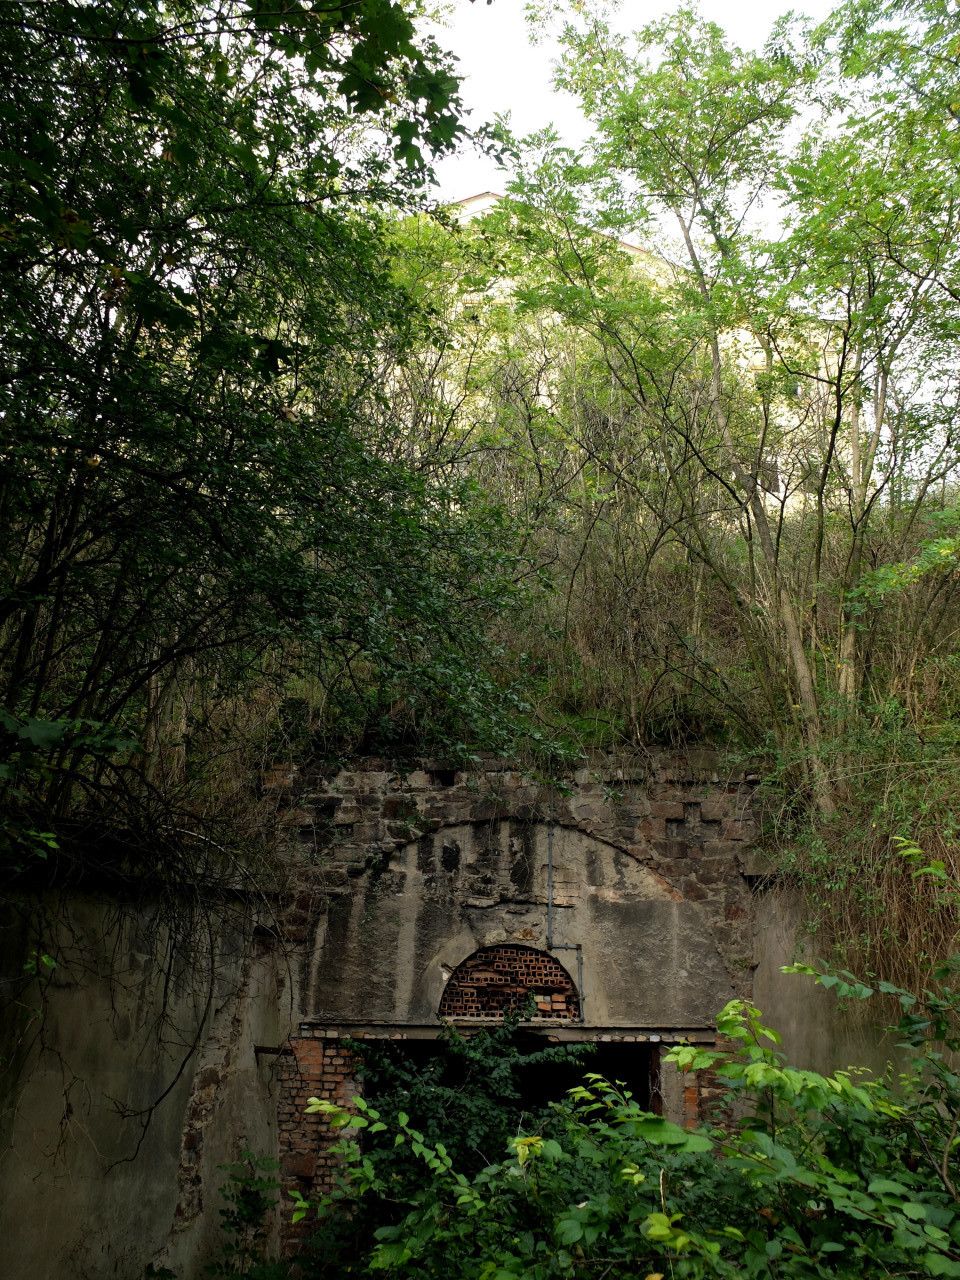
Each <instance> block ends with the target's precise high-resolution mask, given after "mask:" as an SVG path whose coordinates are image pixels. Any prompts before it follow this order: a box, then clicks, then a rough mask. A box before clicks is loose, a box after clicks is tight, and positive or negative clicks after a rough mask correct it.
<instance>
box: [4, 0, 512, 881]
mask: <svg viewBox="0 0 960 1280" xmlns="http://www.w3.org/2000/svg"><path fill="white" fill-rule="evenodd" d="M414 16H415V15H414V12H413V9H412V7H411V6H409V5H408V6H404V5H402V4H400V3H397V2H396V0H362V3H351V4H349V5H344V6H329V7H322V6H315V5H310V4H304V3H300V2H299V0H284V3H282V4H279V5H276V4H272V3H270V4H267V3H261V0H209V2H208V0H137V2H136V3H130V2H129V0H110V2H109V3H105V4H96V5H86V4H73V3H68V2H67V0H43V3H27V2H26V0H25V2H24V3H19V2H17V3H10V4H5V5H4V6H3V10H2V13H0V65H2V68H3V75H2V78H0V135H2V137H0V149H2V152H3V158H4V166H3V167H4V173H5V180H4V182H5V186H4V194H5V214H4V221H3V226H2V260H0V296H2V310H3V334H2V338H0V361H2V376H0V413H2V418H3V423H4V430H3V444H2V450H0V510H2V519H3V525H4V534H5V536H4V538H3V540H2V547H0V626H2V631H0V700H2V711H0V732H2V737H3V742H2V746H3V750H4V755H5V757H6V763H5V764H4V765H3V766H2V774H0V778H2V782H0V786H2V787H3V801H4V809H5V811H6V813H7V814H8V815H11V816H8V820H7V825H6V827H5V831H6V834H7V844H8V846H9V847H8V850H7V852H8V854H9V855H10V856H11V857H12V860H13V864H14V866H19V867H22V866H24V865H29V864H30V862H31V860H34V859H35V858H36V857H37V856H38V855H42V856H45V855H46V854H47V853H48V852H49V850H50V848H51V847H52V842H53V841H55V840H56V839H59V840H60V842H61V844H63V843H64V842H63V839H62V837H63V833H64V831H69V830H70V829H71V825H72V826H73V827H76V826H78V825H79V827H80V830H81V832H84V833H85V834H83V835H81V837H80V839H79V840H78V841H74V842H73V844H72V845H71V846H70V847H71V849H72V850H73V851H74V852H76V849H77V848H78V847H79V846H80V843H81V842H82V843H83V844H84V846H85V847H86V850H87V852H88V853H89V848H90V844H91V839H92V831H93V830H96V829H98V828H101V829H102V828H103V827H104V826H106V827H107V828H109V829H112V830H114V831H118V830H122V831H124V832H125V837H124V838H125V840H126V847H127V848H128V850H129V849H130V848H135V847H137V845H138V844H139V845H140V852H141V856H142V857H143V859H144V860H146V861H147V862H148V863H149V865H151V866H152V867H154V868H160V867H161V866H162V865H164V864H165V861H166V862H168V861H169V859H171V858H172V857H173V853H172V850H171V848H170V847H169V845H170V844H172V843H176V842H177V840H175V839H173V838H172V837H171V840H170V841H168V847H167V848H166V849H161V847H160V846H162V843H163V840H164V835H165V833H168V834H169V833H171V832H174V831H175V830H179V831H180V836H179V837H178V838H177V839H178V840H179V841H181V842H182V839H184V838H186V839H188V840H189V838H190V834H191V833H199V834H200V835H201V837H202V834H203V832H204V831H206V832H207V834H208V835H209V831H210V828H209V826H208V825H205V824H207V823H208V821H209V820H212V819H220V818H222V817H223V816H224V815H225V814H229V813H230V811H231V808H233V809H234V810H236V808H237V807H238V806H239V807H240V808H243V806H244V804H245V805H246V806H247V807H248V808H249V806H250V805H251V803H252V801H253V799H254V798H255V790H256V771H257V767H258V765H260V764H262V763H263V761H265V760H266V761H269V759H270V758H271V757H272V756H276V755H277V754H281V755H282V754H286V755H287V756H289V755H290V754H291V753H292V752H295V751H297V750H303V749H308V748H311V747H312V748H313V749H314V750H324V749H330V750H337V749H340V750H343V749H350V748H353V749H358V750H363V749H366V750H371V749H373V750H376V749H385V750H397V749H400V748H402V747H403V744H404V743H405V742H409V741H410V739H411V735H413V734H415V735H416V748H417V749H418V750H423V749H425V748H429V747H430V746H437V745H439V746H440V747H441V748H442V749H445V750H448V751H450V752H451V753H452V754H456V753H457V752H458V751H459V752H461V753H462V752H465V751H466V749H467V748H466V746H465V745H464V744H465V743H466V742H467V741H469V742H470V743H471V746H472V745H475V744H481V745H483V744H484V743H486V744H487V745H493V746H501V745H503V742H504V740H505V739H504V736H503V734H504V729H503V725H504V718H503V714H502V713H503V703H502V702H501V701H500V700H498V698H497V697H496V696H495V679H494V678H492V677H491V676H490V675H489V674H488V672H489V664H488V663H487V662H486V660H485V654H484V651H483V643H482V640H483V629H484V623H485V619H486V618H487V617H488V616H489V615H490V613H491V611H495V610H496V609H497V608H498V607H500V605H501V604H502V603H503V602H504V601H507V600H509V599H510V598H511V596H512V593H513V589H514V588H513V584H514V582H515V581H516V579H517V576H518V569H517V561H516V554H515V538H514V535H513V532H512V530H511V528H510V527H509V525H508V523H506V522H505V521H504V519H503V517H502V515H501V514H500V513H499V512H498V511H497V510H496V509H495V507H493V506H492V505H491V504H490V503H489V502H488V501H487V500H486V499H485V497H484V496H483V495H482V494H480V493H479V492H478V491H477V489H476V487H475V486H473V485H471V484H470V482H469V478H468V477H464V476H454V475H451V474H450V473H449V472H446V473H445V472H443V471H442V470H441V469H438V468H435V467H431V465H430V464H429V462H428V461H425V462H423V463H422V464H421V463H419V462H418V460H417V459H415V458H410V457H409V456H408V457H407V458H406V459H401V458H398V457H396V456H395V455H394V449H393V446H394V441H395V438H396V436H397V434H398V431H399V430H400V425H399V424H398V422H397V418H396V415H395V413H394V411H393V409H392V407H391V401H390V388H389V381H388V377H389V375H388V372H387V370H388V369H389V368H391V367H395V366H396V365H398V364H399V365H402V362H403V359H404V353H405V352H406V351H407V350H408V349H409V347H410V345H411V343H412V342H413V341H414V339H415V338H416V337H417V336H418V335H422V334H423V333H424V332H425V330H426V329H427V327H428V326H430V325H431V324H432V320H431V317H430V315H429V313H428V310H427V309H426V308H425V307H423V306H422V305H421V304H420V303H418V301H416V300H415V299H414V298H413V297H412V296H411V294H410V292H409V291H408V290H407V289H405V288H404V287H403V286H402V285H401V284H400V283H399V282H398V276H397V272H396V271H395V269H394V267H393V258H394V249H393V247H392V246H391V244H390V243H389V241H388V236H387V233H386V227H385V215H386V213H387V212H388V211H390V210H393V211H396V210H403V209H405V208H408V207H410V206H411V204H412V203H415V202H417V201H419V200H422V198H423V194H422V193H423V181H424V172H425V164H426V161H425V159H424V157H425V156H427V157H429V156H430V155H431V154H432V153H435V152H437V151H441V150H443V149H445V148H448V147H449V146H451V145H452V144H453V142H454V141H455V140H456V139H457V138H458V137H460V136H461V128H460V125H459V123H458V110H459V107H458V99H457V96H456V90H457V83H456V80H455V79H454V78H453V77H452V75H451V67H450V61H449V59H448V58H447V57H446V56H445V55H443V54H441V52H440V51H439V49H438V48H437V46H436V45H435V44H434V43H433V41H432V40H430V39H429V38H427V37H423V36H420V35H418V34H417V32H416V30H415V27H414V25H413V17H414ZM291 739H292V741H291ZM234 816H236V815H234ZM51 832H53V833H54V835H53V836H51V835H50V833H51ZM138 832H139V833H143V838H142V840H139V841H138V839H137V833H138ZM196 850H197V846H196V844H195V843H194V845H193V848H192V850H191V852H190V858H188V864H189V861H190V859H193V858H195V857H196Z"/></svg>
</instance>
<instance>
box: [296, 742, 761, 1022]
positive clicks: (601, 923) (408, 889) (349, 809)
mask: <svg viewBox="0 0 960 1280" xmlns="http://www.w3.org/2000/svg"><path fill="white" fill-rule="evenodd" d="M272 782H273V785H274V787H275V788H276V790H277V793H278V796H280V797H281V798H282V799H283V801H284V802H285V804H286V806H287V809H286V813H285V826H286V830H287V833H288V842H289V843H288V848H289V854H288V856H289V858H290V861H291V863H292V864H299V865H300V866H301V871H300V873H299V877H298V880H299V885H300V889H299V893H298V895H297V898H296V902H295V906H294V910H293V911H292V913H291V916H290V920H289V924H290V928H291V930H292V931H293V932H294V933H295V934H296V935H297V939H298V945H299V949H300V954H301V966H300V969H299V971H298V979H299V995H298V1004H299V1006H300V1007H301V1009H302V1010H303V1015H304V1017H305V1018H308V1019H321V1020H326V1021H329V1022H331V1023H340V1022H345V1021H349V1020H351V1019H357V1018H358V1010H361V1009H362V1010H363V1012H362V1015H360V1016H361V1018H362V1020H364V1021H368V1022H384V1023H390V1022H393V1023H423V1022H432V1021H434V1020H435V1018H436V1014H437V1009H438V1007H439V1003H440V999H441V996H442V994H443V990H444V985H445V983H446V981H447V979H448V978H449V976H450V974H451V972H452V971H453V969H454V968H455V967H456V965H458V964H459V963H460V962H461V961H462V960H463V959H464V958H465V957H466V956H468V955H469V954H470V953H471V952H473V951H475V950H477V949H478V948H479V947H482V946H489V945H492V944H494V943H498V942H521V943H526V944H528V945H531V946H535V947H539V948H543V949H558V950H559V951H560V952H561V954H562V953H563V952H564V950H565V949H569V951H568V952H567V955H568V964H567V967H568V968H570V965H571V964H572V963H573V961H572V959H571V958H570V954H571V953H572V952H573V950H574V949H576V948H579V949H580V952H581V959H582V972H581V973H580V979H581V981H582V991H581V992H580V995H581V999H582V1004H583V1009H582V1012H583V1018H584V1020H585V1021H586V1022H587V1023H589V1024H591V1025H598V1026H599V1025H609V1026H630V1025H634V1026H649V1027H654V1028H656V1027H660V1028H663V1027H674V1028H683V1027H695V1026H704V1025H709V1024H710V1023H711V1021H712V1019H713V1017H714V1015H715V1014H716V1011H717V1010H718V1009H719V1008H720V1007H721V1006H722V1005H723V1004H724V1003H725V1002H726V1001H727V1000H728V999H730V998H731V996H732V995H734V994H735V993H737V992H738V991H739V992H745V991H746V990H748V989H749V981H750V967H751V963H752V955H751V938H750V926H749V919H750V889H749V885H748V883H747V881H746V880H745V879H744V877H743V875H742V874H741V861H742V856H743V851H744V850H745V849H746V848H747V846H748V844H749V841H750V840H751V838H752V836H753V826H752V822H751V817H750V812H749V802H750V793H751V785H750V783H749V782H748V781H747V780H745V779H744V778H743V777H742V775H737V774H733V775H726V774H723V773H722V772H721V771H720V769H719V766H718V764H717V762H716V760H715V758H714V757H711V756H708V755H706V754H704V755H702V756H701V757H700V758H699V759H697V758H693V759H691V758H689V757H688V758H686V759H683V760H667V759H663V758H661V759H660V760H658V761H655V762H653V763H650V762H643V763H641V764H639V765H635V766H633V767H625V766H624V765H622V764H615V763H605V764H601V765H598V766H597V767H594V768H587V769H583V770H581V771H579V772H578V773H577V774H576V775H575V777H574V778H573V779H572V780H571V786H570V788H569V789H568V790H566V791H564V790H560V789H556V788H550V787H543V786H539V785H537V784H536V783H534V782H531V781H530V780H529V779H528V778H526V777H524V776H523V775H521V774H518V773H515V772H512V771H510V770H505V769H488V770H485V771H477V772H459V771H458V772H456V773H453V772H448V771H444V770H433V771H430V770H418V771H416V772H413V773H410V774H407V775H397V774H391V773H390V772H389V771H387V770H376V769H371V770H363V771H359V770H357V771H342V772H340V773H338V774H335V775H333V776H325V775H323V774H319V773H318V774H314V775H312V776H311V775H310V774H305V775H303V776H301V777H297V778H295V777H291V776H284V775H278V776H275V777H274V778H273V779H272ZM323 849H326V850H327V853H328V857H327V859H326V861H325V862H324V865H323V867H322V869H321V870H319V871H317V872H314V871H313V870H312V869H310V866H309V864H310V862H311V860H312V859H313V858H316V857H317V856H318V855H319V852H320V851H321V850H323ZM551 864H552V873H551V871H550V867H551ZM548 879H549V880H550V883H549V884H548ZM551 900H552V901H551Z"/></svg>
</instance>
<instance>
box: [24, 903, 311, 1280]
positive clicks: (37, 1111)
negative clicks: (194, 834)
mask: <svg viewBox="0 0 960 1280" xmlns="http://www.w3.org/2000/svg"><path fill="white" fill-rule="evenodd" d="M59 913H60V925H59V928H58V929H57V930H56V931H55V932H53V933H51V932H49V931H48V932H46V933H45V936H44V946H45V949H47V950H48V951H49V952H51V953H52V954H53V955H54V956H56V958H57V967H56V969H54V970H53V972H52V974H51V976H50V979H49V982H48V984H47V988H46V991H45V992H44V994H43V998H42V999H41V996H40V992H39V991H38V990H37V989H36V987H34V988H32V989H31V988H30V987H25V988H24V989H23V990H22V991H21V992H20V993H19V995H18V998H17V1000H16V1007H15V1008H14V1009H13V1010H12V1011H11V1010H10V1009H9V1008H8V1010H7V1013H8V1017H9V1019H10V1023H9V1024H8V1025H12V1034H11V1036H10V1039H11V1040H13V1039H15V1040H16V1041H17V1042H18V1049H19V1052H18V1053H17V1054H16V1055H14V1056H16V1057H18V1058H19V1061H18V1062H15V1063H14V1062H12V1061H11V1059H10V1058H8V1059H7V1061H6V1062H5V1064H4V1066H5V1068H8V1069H9V1070H7V1071H5V1079H4V1085H5V1089H4V1094H3V1098H2V1107H0V1126H2V1134H3V1145H2V1152H0V1275H2V1276H4V1277H5V1280H21V1278H22V1280H41V1278H43V1280H46V1278H47V1277H58V1276H65V1277H66V1276H69V1277H71V1280H100V1278H101V1277H106V1276H111V1277H113V1276H120V1277H125V1278H126V1277H129V1278H130V1280H140V1277H141V1276H142V1275H143V1272H144V1268H145V1267H146V1266H147V1265H148V1264H151V1263H152V1264H153V1265H154V1266H156V1267H170V1268H173V1269H175V1270H177V1272H178V1274H182V1275H183V1276H185V1277H190V1276H195V1275H199V1274H200V1272H201V1269H202V1264H203V1262H204V1260H205V1259H206V1257H208V1256H209V1254H210V1251H211V1249H212V1248H213V1247H214V1245H215V1239H216V1236H217V1234H218V1232H217V1223H218V1218H217V1210H218V1209H219V1207H220V1200H219V1187H220V1185H221V1183H222V1181H223V1174H222V1172H221V1171H220V1169H219V1168H218V1166H219V1165H220V1164H221V1163H223V1162H224V1161H226V1160H233V1159H236V1158H237V1156H238V1154H239V1153H240V1152H241V1151H242V1150H243V1149H245V1148H251V1149H253V1150H256V1151H260V1152H263V1151H270V1150H273V1149H275V1146H276V1137H275V1124H276V1121H275V1116H276V1102H275V1095H276V1085H275V1080H274V1079H273V1075H274V1074H275V1073H274V1072H273V1070H272V1068H273V1066H274V1065H275V1064H274V1063H272V1062H271V1063H262V1062H258V1059H257V1056H256V1054H255V1052H254V1046H255V1044H257V1043H267V1044H269V1043H276V1041H277V1039H278V1037H282V1035H283V1034H285V1032H286V1029H287V1028H288V1026H289V1022H288V1023H287V1024H284V1025H283V1026H281V1023H282V1010H283V1004H282V998H278V994H280V986H281V985H282V975H279V974H278V972H277V968H276V964H275V958H274V957H273V956H272V955H271V954H270V953H269V952H266V951H264V949H263V948H262V947H259V946H258V945H257V944H256V943H255V942H254V940H253V938H252V933H251V931H250V930H249V929H243V928H242V927H241V928H239V929H224V928H223V927H221V929H220V936H219V937H218V938H217V940H216V944H215V946H214V950H213V952H212V954H211V952H210V950H209V946H208V937H207V933H206V919H205V918H204V917H203V916H198V917H197V918H196V920H194V921H193V922H192V924H191V925H190V927H189V928H188V930H187V933H188V936H186V937H181V938H180V939H179V940H178V941H177V944H176V945H174V939H173V938H172V937H171V934H170V930H169V928H168V927H166V926H165V925H164V924H162V923H161V922H160V920H159V919H158V916H157V912H156V910H155V909H151V908H150V907H142V908H138V909H136V910H134V909H132V908H127V909H124V910H122V911H119V910H118V909H117V907H116V905H115V904H113V903H110V902H107V901H105V900H102V899H98V898H97V897H95V896H87V895H76V894H74V895H72V897H71V899H70V901H69V903H68V904H60V908H59ZM191 934H192V936H190V935H191ZM13 1068H15V1074H13V1070H12V1069H13Z"/></svg>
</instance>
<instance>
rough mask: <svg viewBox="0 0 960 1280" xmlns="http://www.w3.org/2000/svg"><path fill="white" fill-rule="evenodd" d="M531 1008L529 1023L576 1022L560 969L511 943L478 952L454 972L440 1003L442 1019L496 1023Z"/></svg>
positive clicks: (576, 1001)
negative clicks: (494, 1020) (493, 1020)
mask: <svg viewBox="0 0 960 1280" xmlns="http://www.w3.org/2000/svg"><path fill="white" fill-rule="evenodd" d="M531 996H532V997H533V1000H534V1002H535V1004H534V1008H533V1010H532V1012H531V1015H530V1017H531V1019H532V1020H533V1021H544V1020H550V1021H554V1020H556V1019H566V1020H576V1019H577V1018H579V1016H580V997H579V995H578V993H577V989H576V987H575V986H574V984H573V980H572V978H571V977H570V975H569V974H568V973H567V971H566V969H564V967H563V965H562V964H560V962H559V961H558V960H555V959H554V958H553V956H551V955H548V954H547V952H545V951H538V950H536V948H534V947H524V946H520V945H517V944H514V943H503V944H501V945H500V946H493V947H481V948H480V950H479V951H475V952H474V953H473V955H472V956H468V957H467V959H466V960H464V961H463V962H462V963H461V964H459V965H458V966H457V967H456V969H455V970H454V971H453V974H452V975H451V977H450V980H449V981H448V983H447V986H446V989H445V990H444V993H443V997H442V999H441V1001H440V1008H439V1010H438V1013H439V1015H440V1017H441V1018H445V1019H448V1020H450V1021H452V1022H461V1021H464V1020H467V1019H471V1018H497V1017H502V1016H503V1015H504V1014H505V1013H506V1012H508V1011H509V1010H513V1009H523V1008H524V1007H525V1005H526V1004H527V1002H528V1000H529V999H530V997H531Z"/></svg>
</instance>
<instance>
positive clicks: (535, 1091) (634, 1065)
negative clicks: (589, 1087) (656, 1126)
mask: <svg viewBox="0 0 960 1280" xmlns="http://www.w3.org/2000/svg"><path fill="white" fill-rule="evenodd" d="M518 1039H519V1043H520V1045H521V1047H522V1048H523V1049H524V1050H525V1051H526V1052H528V1053H536V1051H537V1049H538V1048H545V1047H546V1045H547V1043H548V1042H547V1040H546V1037H545V1036H540V1035H537V1034H536V1033H534V1032H526V1031H521V1032H520V1033H519V1036H518ZM583 1048H584V1049H585V1050H586V1052H585V1053H584V1056H583V1060H582V1061H581V1062H579V1063H574V1062H564V1063H548V1064H545V1065H544V1066H542V1067H538V1066H536V1065H531V1066H529V1067H526V1068H525V1069H524V1070H523V1071H522V1072H521V1073H520V1077H519V1085H520V1091H521V1098H522V1101H523V1105H524V1109H525V1110H531V1111H539V1110H541V1109H542V1108H543V1107H545V1106H546V1105H547V1103H549V1102H559V1101H560V1100H561V1099H562V1098H563V1096H564V1095H565V1094H566V1092H567V1091H568V1090H569V1089H572V1088H574V1086H575V1085H578V1084H581V1083H582V1082H583V1078H584V1076H585V1075H586V1074H587V1073H588V1072H589V1073H591V1074H595V1075H599V1076H603V1077H604V1079H605V1080H609V1081H610V1083H611V1084H615V1085H617V1086H619V1087H621V1088H623V1089H624V1090H626V1091H627V1092H628V1093H630V1094H631V1095H632V1096H633V1100H634V1101H635V1102H636V1103H637V1105H638V1106H640V1107H643V1108H644V1109H645V1110H651V1111H655V1110H658V1109H659V1107H658V1102H659V1089H658V1087H657V1080H656V1066H657V1065H658V1063H659V1056H658V1055H657V1054H656V1047H655V1046H653V1045H650V1044H639V1043H636V1042H633V1041H630V1042H620V1041H607V1040H602V1041H600V1040H598V1041H591V1042H587V1043H585V1044H584V1045H583Z"/></svg>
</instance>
